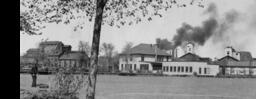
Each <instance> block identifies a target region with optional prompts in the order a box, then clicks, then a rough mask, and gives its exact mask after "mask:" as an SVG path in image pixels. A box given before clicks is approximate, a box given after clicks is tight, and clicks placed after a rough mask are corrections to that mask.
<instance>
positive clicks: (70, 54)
mask: <svg viewBox="0 0 256 99" xmlns="http://www.w3.org/2000/svg"><path fill="white" fill-rule="evenodd" d="M82 58H85V59H88V56H87V55H86V54H85V53H83V52H79V51H71V52H68V53H64V54H63V55H61V56H60V58H59V59H72V60H79V59H82Z"/></svg>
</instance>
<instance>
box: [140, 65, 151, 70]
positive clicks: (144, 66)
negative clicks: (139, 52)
mask: <svg viewBox="0 0 256 99" xmlns="http://www.w3.org/2000/svg"><path fill="white" fill-rule="evenodd" d="M148 67H149V65H148V64H140V70H148Z"/></svg>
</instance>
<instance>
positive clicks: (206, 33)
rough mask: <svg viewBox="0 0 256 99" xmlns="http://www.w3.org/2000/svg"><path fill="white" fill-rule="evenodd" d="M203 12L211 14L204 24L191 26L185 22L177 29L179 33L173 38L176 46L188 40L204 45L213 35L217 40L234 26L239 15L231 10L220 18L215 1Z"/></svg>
mask: <svg viewBox="0 0 256 99" xmlns="http://www.w3.org/2000/svg"><path fill="white" fill-rule="evenodd" d="M203 14H204V15H209V18H208V19H207V20H205V21H203V22H202V26H191V25H189V24H187V23H183V24H182V26H181V27H180V28H178V29H177V34H176V35H174V37H173V39H172V41H173V42H174V47H177V46H180V45H181V44H182V43H183V42H187V41H190V42H194V43H196V44H198V45H200V46H203V45H204V44H205V42H206V41H207V40H208V39H209V38H211V37H213V36H214V38H215V40H218V39H221V36H222V35H223V34H224V33H225V32H226V31H227V30H228V29H229V28H231V27H232V24H234V23H235V22H236V20H237V17H238V16H239V13H238V12H237V11H235V10H231V11H228V12H227V13H225V14H224V18H219V16H218V11H217V7H216V5H215V4H213V3H211V4H210V5H209V6H208V8H207V9H206V10H205V12H204V13H203Z"/></svg>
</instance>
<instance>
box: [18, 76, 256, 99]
mask: <svg viewBox="0 0 256 99" xmlns="http://www.w3.org/2000/svg"><path fill="white" fill-rule="evenodd" d="M50 77H52V76H49V75H39V77H38V83H44V84H48V82H49V78H50ZM30 86H31V76H30V75H27V74H20V88H21V89H29V90H34V89H32V88H31V87H30ZM83 93H85V90H84V89H82V90H81V92H80V97H81V99H84V98H82V97H84V94H83ZM96 99H256V79H255V78H254V79H253V78H233V79H232V78H197V77H164V76H159V77H156V76H116V75H99V76H98V78H97V86H96Z"/></svg>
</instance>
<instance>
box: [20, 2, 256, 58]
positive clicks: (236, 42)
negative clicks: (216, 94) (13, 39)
mask: <svg viewBox="0 0 256 99" xmlns="http://www.w3.org/2000/svg"><path fill="white" fill-rule="evenodd" d="M210 3H214V4H215V5H216V8H217V10H218V11H217V13H218V14H217V15H218V16H217V18H218V21H219V22H220V23H221V22H225V21H223V18H222V17H224V16H225V14H226V13H227V12H229V11H231V10H233V11H236V12H238V15H237V16H239V17H238V18H236V21H235V22H234V23H233V24H232V25H227V26H230V27H229V28H228V29H227V30H226V31H225V32H224V33H223V34H221V36H218V35H219V34H218V33H215V34H214V35H212V36H210V37H209V38H208V39H207V40H206V41H205V43H204V44H203V45H201V46H198V47H196V54H198V55H199V56H202V57H210V58H214V57H217V58H221V57H223V55H224V48H225V46H233V47H234V48H235V49H236V50H238V51H249V52H251V54H252V56H253V57H256V45H255V42H256V39H255V37H256V28H255V27H256V11H254V9H256V7H255V6H256V0H205V7H204V8H201V7H197V6H187V7H185V8H176V7H173V8H171V9H169V10H168V11H166V12H165V13H163V17H162V18H159V17H155V18H153V20H152V21H143V22H141V23H139V24H135V25H132V26H122V27H121V28H116V27H110V26H108V25H103V26H102V30H101V39H100V42H101V43H103V42H106V43H112V44H113V45H114V46H115V50H116V51H117V52H121V51H122V49H123V47H124V45H125V44H126V43H127V42H132V43H133V44H134V45H137V44H140V43H148V44H154V43H155V39H156V38H167V39H168V40H170V41H171V40H172V39H173V37H174V35H176V33H177V29H178V28H180V27H182V23H187V24H189V25H191V26H194V27H196V26H202V22H203V21H205V20H207V19H208V18H209V17H210V15H208V14H204V12H205V11H206V10H207V8H208V4H210ZM81 21H84V22H85V23H86V26H85V27H84V28H83V29H82V30H79V31H76V32H75V31H73V26H74V25H75V24H79V22H81ZM81 21H78V22H75V23H72V24H70V25H63V24H49V25H47V28H46V29H44V30H43V34H42V35H32V36H31V35H27V34H20V55H23V54H24V53H25V52H26V51H27V50H28V49H29V48H36V45H37V44H38V42H39V41H41V40H42V39H48V40H49V41H62V42H63V43H64V44H65V45H71V46H72V50H78V47H77V46H78V42H79V41H87V42H89V43H90V44H91V41H92V35H93V34H92V31H93V23H92V22H88V21H85V20H81Z"/></svg>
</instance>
